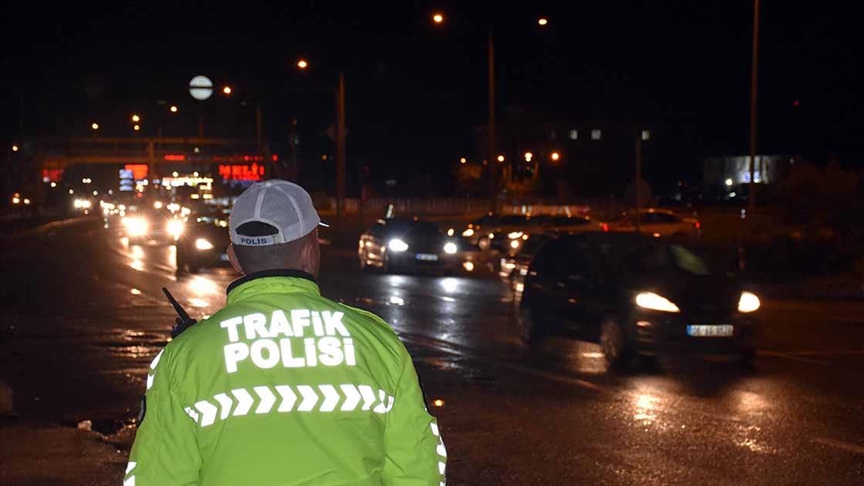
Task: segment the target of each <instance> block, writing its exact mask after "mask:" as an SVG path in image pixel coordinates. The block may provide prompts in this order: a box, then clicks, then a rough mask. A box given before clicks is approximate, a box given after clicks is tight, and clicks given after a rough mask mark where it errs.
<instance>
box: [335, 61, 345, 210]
mask: <svg viewBox="0 0 864 486" xmlns="http://www.w3.org/2000/svg"><path fill="white" fill-rule="evenodd" d="M344 202H345V75H344V74H343V73H342V71H340V72H339V87H338V89H337V91H336V225H337V226H341V225H342V209H343V207H342V206H343V204H344Z"/></svg>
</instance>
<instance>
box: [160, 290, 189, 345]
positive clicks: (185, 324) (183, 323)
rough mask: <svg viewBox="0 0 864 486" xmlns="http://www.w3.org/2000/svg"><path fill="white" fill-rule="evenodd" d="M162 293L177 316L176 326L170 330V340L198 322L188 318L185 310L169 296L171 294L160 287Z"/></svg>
mask: <svg viewBox="0 0 864 486" xmlns="http://www.w3.org/2000/svg"><path fill="white" fill-rule="evenodd" d="M162 292H163V293H164V294H165V297H168V302H171V306H172V307H174V310H175V311H176V312H177V315H178V316H179V317H178V318H177V319H176V322H177V325H176V326H174V329H172V330H171V338H172V339H174V338H176V337H177V336H179V335H180V334H182V333H183V331H185V330H186V329H189V327H190V326H192V325H193V324H195V323H196V322H198V321H196V320H195V319H192V317H190V316H189V314H188V313H187V312H186V310H185V309H183V307H182V306H181V305H180V303H179V302H177V299H175V298H174V296H173V295H171V292H169V291H168V289H167V288H165V287H162Z"/></svg>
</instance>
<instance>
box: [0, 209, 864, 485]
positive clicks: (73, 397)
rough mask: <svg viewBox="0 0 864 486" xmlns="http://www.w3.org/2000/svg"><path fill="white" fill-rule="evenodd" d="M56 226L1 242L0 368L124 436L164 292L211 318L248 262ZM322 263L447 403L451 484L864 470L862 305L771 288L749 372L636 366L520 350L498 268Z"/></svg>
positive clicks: (832, 479)
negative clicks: (402, 268)
mask: <svg viewBox="0 0 864 486" xmlns="http://www.w3.org/2000/svg"><path fill="white" fill-rule="evenodd" d="M49 233H50V234H49ZM49 233H43V234H40V235H35V236H30V237H24V238H18V239H15V240H4V241H3V250H2V257H0V258H2V271H3V273H2V314H0V316H2V342H0V349H2V353H0V365H2V366H0V374H2V379H3V381H5V382H6V383H7V384H8V385H9V386H10V387H11V388H12V390H13V392H14V398H15V407H16V411H17V412H18V413H20V414H22V415H32V416H37V417H41V418H46V419H49V420H52V421H56V422H61V423H70V424H72V423H76V422H77V421H79V420H82V419H89V420H93V421H94V423H95V424H98V426H99V427H102V428H104V429H111V428H112V426H117V425H119V424H120V423H122V422H123V421H129V420H131V418H132V417H134V416H135V414H136V413H137V403H138V397H139V396H140V394H141V393H142V392H143V390H144V377H145V369H146V367H147V365H148V364H149V362H150V360H151V359H152V357H153V356H154V355H155V354H156V353H157V352H158V350H159V349H160V348H161V347H162V346H164V344H165V343H166V342H167V339H168V332H169V329H170V323H171V322H172V321H173V311H172V310H171V308H170V307H168V305H167V304H166V303H165V302H164V300H163V298H162V294H161V292H160V288H161V287H162V286H163V285H164V286H168V287H169V288H170V289H171V290H172V292H173V293H174V294H175V296H176V297H177V298H178V300H180V301H181V303H183V304H184V305H185V306H186V307H187V309H188V310H189V311H190V313H192V314H193V315H194V316H195V317H199V318H200V317H201V316H206V315H208V314H211V313H213V312H215V310H217V309H218V308H219V307H220V306H221V305H222V304H223V303H224V288H225V286H226V285H227V283H228V282H230V281H231V280H232V279H233V278H234V275H233V273H232V271H230V270H229V269H227V268H220V269H216V270H213V271H206V272H205V273H203V274H202V275H199V276H190V277H184V278H181V279H179V280H177V279H175V277H174V265H173V248H172V247H166V246H157V245H145V246H132V247H129V246H128V245H126V244H125V243H124V242H123V241H122V240H121V239H120V238H119V237H118V235H117V234H116V233H113V232H110V231H106V230H103V229H101V227H99V225H98V223H95V222H94V223H92V224H83V225H82V224H79V225H71V226H68V227H59V228H54V229H52V230H51V231H50V232H49ZM322 264H323V269H322V282H321V284H322V285H321V286H322V292H323V293H324V294H325V295H326V296H328V297H330V298H333V299H335V300H342V301H344V302H346V303H348V304H350V305H354V306H359V307H363V308H367V309H369V310H372V311H373V312H376V313H378V314H379V315H381V316H382V317H383V318H384V319H385V320H387V321H388V322H389V323H390V324H391V325H392V326H393V327H394V328H395V329H396V330H397V331H398V332H399V333H400V335H401V336H402V337H403V339H404V340H405V342H406V344H407V345H408V347H409V349H410V350H411V351H412V354H413V355H414V356H415V359H416V361H417V365H418V370H419V372H420V374H421V376H422V378H423V379H424V381H425V384H426V388H427V392H428V393H429V395H430V397H429V398H430V399H431V400H436V399H438V400H442V401H443V404H442V406H440V407H438V408H436V409H435V413H436V414H437V415H438V416H439V421H440V423H441V425H442V429H443V433H444V438H445V440H446V441H447V445H448V449H449V453H450V462H449V466H448V475H449V478H450V484H581V483H589V482H590V483H597V484H730V483H746V484H861V483H862V481H864V304H862V303H861V302H849V301H845V302H843V301H807V302H802V301H771V300H769V301H766V302H765V304H764V307H763V310H762V311H761V314H762V316H761V319H762V321H763V332H762V334H761V336H760V341H759V343H758V344H759V349H760V353H759V357H758V358H757V363H756V370H755V371H752V372H743V371H739V370H737V369H736V368H734V367H733V366H731V365H728V364H722V363H702V362H689V363H684V364H679V365H678V366H675V367H674V368H672V369H671V370H668V371H662V370H660V369H653V370H645V371H639V372H630V373H625V374H622V373H613V372H607V370H606V369H605V366H604V365H603V361H602V357H601V356H600V354H599V349H598V348H597V347H596V346H595V345H593V344H590V343H583V342H577V341H568V340H564V339H554V340H552V341H550V342H549V343H547V344H546V345H544V346H543V348H542V349H540V350H531V349H527V348H526V347H524V346H523V345H522V344H521V343H520V342H519V340H518V339H517V338H516V333H515V330H514V328H513V323H512V321H511V304H512V293H511V291H510V290H509V287H508V286H506V285H504V284H502V283H501V282H499V281H498V280H497V279H496V278H493V277H492V276H489V275H486V276H470V277H464V276H459V277H422V276H388V275H375V274H371V275H370V274H363V273H360V271H359V270H357V264H356V258H355V257H354V256H353V254H352V252H351V249H347V248H346V249H339V248H333V247H331V246H327V247H325V249H324V251H323V262H322ZM106 431H108V430H106ZM118 482H119V478H118Z"/></svg>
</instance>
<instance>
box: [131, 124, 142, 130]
mask: <svg viewBox="0 0 864 486" xmlns="http://www.w3.org/2000/svg"><path fill="white" fill-rule="evenodd" d="M132 130H135V131H136V132H137V131H138V130H141V125H137V124H136V125H135V126H133V127H132Z"/></svg>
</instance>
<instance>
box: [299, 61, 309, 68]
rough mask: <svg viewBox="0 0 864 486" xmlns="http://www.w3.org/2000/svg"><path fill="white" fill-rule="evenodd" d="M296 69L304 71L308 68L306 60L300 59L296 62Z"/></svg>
mask: <svg viewBox="0 0 864 486" xmlns="http://www.w3.org/2000/svg"><path fill="white" fill-rule="evenodd" d="M297 67H298V68H300V69H306V68H307V67H309V63H308V62H306V59H300V60H299V61H297Z"/></svg>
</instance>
